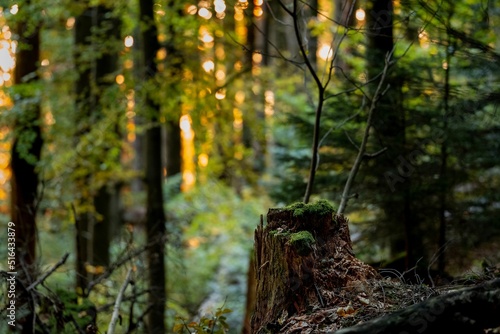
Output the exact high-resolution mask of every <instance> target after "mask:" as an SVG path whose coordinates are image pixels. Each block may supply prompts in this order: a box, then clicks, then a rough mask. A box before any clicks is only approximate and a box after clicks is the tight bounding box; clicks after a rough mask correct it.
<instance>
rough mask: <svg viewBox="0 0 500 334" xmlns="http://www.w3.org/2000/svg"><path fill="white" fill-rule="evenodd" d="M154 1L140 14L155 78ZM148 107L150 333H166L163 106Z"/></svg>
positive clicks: (149, 71) (144, 2) (148, 68)
mask: <svg viewBox="0 0 500 334" xmlns="http://www.w3.org/2000/svg"><path fill="white" fill-rule="evenodd" d="M153 5H154V2H153V1H152V0H141V1H140V15H141V24H142V25H143V30H142V42H143V54H144V63H145V78H146V79H150V78H153V77H154V76H155V75H156V74H157V72H158V69H157V66H156V54H157V52H158V50H159V49H160V44H159V42H158V31H157V28H156V25H155V21H154V13H153ZM144 102H145V107H146V109H147V110H148V111H149V113H150V114H151V117H150V119H149V120H150V121H151V126H150V127H149V128H148V130H147V131H146V135H145V141H146V143H145V144H146V166H145V167H146V173H145V180H146V188H147V200H146V205H147V213H146V233H147V241H148V244H150V245H151V247H150V248H149V249H148V255H147V256H148V269H149V288H150V290H151V292H150V293H149V304H150V307H151V312H150V313H149V317H148V331H149V333H155V334H156V333H158V334H162V333H165V323H164V321H163V319H164V316H165V303H166V291H165V279H166V274H165V259H164V255H165V254H164V253H165V247H164V242H165V236H166V230H165V212H164V209H163V192H162V191H163V189H162V184H163V175H162V161H161V152H162V140H161V139H162V136H161V126H160V125H159V124H158V121H159V106H158V105H157V104H156V103H155V102H154V101H153V100H152V98H151V97H150V96H149V95H148V96H146V98H145V101H144Z"/></svg>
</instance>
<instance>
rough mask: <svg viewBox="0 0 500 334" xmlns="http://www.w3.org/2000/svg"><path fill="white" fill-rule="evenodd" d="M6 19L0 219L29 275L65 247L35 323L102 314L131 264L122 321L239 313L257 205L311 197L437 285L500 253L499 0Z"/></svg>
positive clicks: (146, 323) (125, 4)
mask: <svg viewBox="0 0 500 334" xmlns="http://www.w3.org/2000/svg"><path fill="white" fill-rule="evenodd" d="M0 26H1V31H0V86H1V90H0V121H1V127H0V212H1V219H0V226H1V227H2V231H6V230H7V223H8V222H9V221H12V222H14V223H15V224H16V252H17V261H16V265H17V268H16V269H17V271H18V272H19V273H20V279H21V281H22V282H24V286H25V287H29V286H30V285H31V284H32V283H33V282H36V280H37V278H39V277H43V276H42V275H43V273H45V272H47V271H48V270H49V269H50V268H53V267H54V265H55V264H56V263H57V262H58V261H60V260H61V258H62V257H63V255H64V254H65V253H69V258H68V260H67V261H66V262H65V263H64V264H61V265H60V266H58V268H57V270H56V271H55V272H54V273H52V274H51V275H50V276H49V277H47V278H46V279H44V280H43V281H42V282H38V283H37V285H36V286H35V287H33V288H32V289H33V291H35V290H36V292H30V293H26V295H24V296H23V295H20V296H19V297H18V300H19V304H18V315H19V319H20V325H19V326H20V327H21V326H23V328H24V330H23V332H25V333H30V332H32V330H33V323H34V324H35V325H34V326H35V327H36V328H37V330H39V331H40V332H42V333H44V332H49V333H52V332H54V331H58V332H61V333H73V332H74V333H78V331H79V329H78V328H80V329H81V330H82V331H84V327H85V326H86V324H88V323H89V322H93V319H94V318H95V314H97V315H98V316H97V323H96V326H97V327H98V328H100V332H104V331H105V329H104V328H107V325H108V323H109V322H110V318H111V313H112V311H113V304H114V301H115V299H116V296H117V294H118V292H119V289H120V286H121V285H122V283H123V282H124V281H125V279H126V274H127V271H128V269H132V272H133V276H134V282H135V284H134V285H133V286H132V287H131V288H129V289H128V290H127V292H126V293H125V295H124V300H123V302H122V304H121V310H122V312H121V316H122V321H121V325H120V324H118V325H117V328H118V329H117V332H120V333H135V332H150V333H164V332H172V328H173V326H174V324H175V323H182V320H180V318H179V317H181V318H183V319H186V321H187V322H189V321H191V320H192V319H196V317H197V316H203V315H206V314H210V312H215V310H216V309H217V308H218V307H223V308H228V309H231V310H232V312H231V313H229V314H226V315H225V316H226V317H227V320H226V321H227V323H228V325H229V328H230V332H231V333H237V332H241V330H242V328H243V325H244V323H245V322H244V317H245V309H246V306H245V303H246V300H247V289H248V287H247V281H248V280H247V272H248V269H249V263H250V261H251V253H252V246H253V233H254V229H255V227H256V226H257V224H258V223H259V220H260V218H259V217H260V215H262V214H265V213H266V212H267V210H268V208H270V207H279V206H284V205H288V204H291V203H294V202H297V201H308V200H309V197H310V200H312V201H313V200H316V199H320V198H321V199H327V200H329V201H330V202H331V203H333V205H334V207H339V205H340V203H341V201H342V198H344V202H347V200H348V203H347V204H348V205H347V206H344V207H343V209H342V211H343V212H344V214H345V215H346V216H347V217H348V218H349V219H350V228H351V236H352V239H353V242H354V248H355V252H356V255H357V256H358V257H359V258H361V259H362V260H363V261H365V262H368V263H371V264H374V265H376V266H380V267H388V268H395V269H397V270H399V271H401V272H402V271H405V270H407V269H411V268H415V267H416V268H417V269H416V270H420V271H418V273H419V276H418V277H420V278H421V279H428V278H429V277H433V278H434V279H431V280H430V282H429V281H428V284H435V283H437V282H438V281H439V280H444V279H445V278H450V277H454V276H457V275H463V274H473V273H474V272H475V271H477V270H480V269H481V266H489V265H494V264H497V263H498V262H499V260H500V259H499V258H500V255H499V254H500V252H499V246H498V245H499V241H500V220H499V217H500V192H499V191H498V189H499V188H500V165H499V162H500V155H499V152H500V120H499V117H498V105H499V102H500V85H499V83H500V82H499V80H500V62H499V60H500V54H499V48H500V38H498V37H497V36H499V34H500V4H499V3H498V1H496V0H490V1H488V0H459V1H451V0H441V1H437V0H436V1H418V0H409V1H388V0H361V1H354V0H348V1H342V0H311V1H297V0H281V1H278V0H276V1H275V0H270V1H265V0H253V1H252V0H213V1H212V0H200V1H198V2H196V1H189V0H188V1H184V0H182V1H173V0H167V1H163V0H157V1H155V0H140V1H125V0H99V1H98V0H92V1H83V0H82V1H69V0H54V1H52V0H51V1H48V0H24V1H2V2H1V7H0ZM378 87H379V89H377V88H378ZM311 146H312V147H313V149H312V150H311ZM360 152H361V154H360ZM357 157H358V158H357ZM355 162H359V165H358V167H359V168H358V170H356V171H353V166H355ZM353 173H354V174H353ZM311 175H312V176H313V179H312V180H311ZM349 175H352V176H355V178H353V180H351V181H350V182H351V183H350V187H349V188H347V192H346V191H344V189H345V185H346V182H347V181H348V178H349ZM308 184H309V185H308ZM306 189H308V190H307V191H306ZM308 192H309V193H308ZM344 204H345V203H344ZM0 235H1V236H2V238H6V237H4V232H2V233H1V234H0ZM1 244H2V245H3V244H4V241H2V242H1ZM0 258H1V259H2V262H0V269H2V270H5V271H9V270H7V260H3V259H7V249H6V247H2V248H1V249H0ZM10 271H11V270H10ZM415 272H417V271H415ZM422 273H423V274H422ZM1 287H2V290H4V287H5V285H2V286H1ZM18 288H19V287H18ZM19 289H20V288H19ZM250 290H251V289H250ZM3 292H4V291H2V295H1V297H0V298H1V306H2V309H4V305H6V296H5V295H4V294H3ZM34 296H36V297H34ZM127 296H128V297H127ZM30 301H31V302H30ZM35 305H36V307H35ZM49 305H65V308H57V307H49ZM58 312H59V313H58ZM82 312H84V313H82ZM82 314H83V315H82ZM2 316H3V315H2ZM33 317H34V318H33ZM23 319H24V320H23ZM30 319H31V320H30ZM33 319H35V320H33ZM70 319H74V321H72V320H70ZM89 319H90V320H89ZM2 326H4V324H3V323H2V324H0V329H1V331H2V332H3V331H4V327H2ZM20 327H19V328H20Z"/></svg>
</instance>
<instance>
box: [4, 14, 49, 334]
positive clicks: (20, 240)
mask: <svg viewBox="0 0 500 334" xmlns="http://www.w3.org/2000/svg"><path fill="white" fill-rule="evenodd" d="M23 14H24V13H23ZM28 26H31V28H28ZM16 28H17V32H18V33H19V35H20V38H19V41H18V51H17V54H16V67H15V69H14V82H15V84H16V85H23V84H30V83H32V82H35V81H36V80H38V74H37V71H38V62H39V54H40V35H39V27H32V23H30V24H28V23H27V22H25V21H24V20H22V21H21V22H18V24H17V27H16ZM27 31H29V33H26V32H27ZM20 92H22V93H21V94H20V95H21V96H20V97H17V98H16V101H15V103H16V107H15V108H19V109H21V108H22V109H21V110H19V111H18V113H19V115H20V117H17V119H16V120H15V125H14V141H13V144H12V151H11V169H12V177H11V181H10V182H11V219H12V222H13V223H14V224H15V230H16V268H15V270H9V271H17V272H18V273H19V277H18V278H19V279H20V280H22V281H24V283H25V284H26V285H29V283H31V282H32V281H33V280H34V279H35V277H34V275H35V268H34V265H35V259H36V230H37V228H36V208H37V203H38V200H39V198H38V196H37V195H38V193H37V191H38V183H39V176H38V171H37V169H36V167H37V166H36V165H37V164H38V162H39V160H40V154H41V149H42V145H43V139H42V134H41V110H40V104H39V96H38V92H37V91H36V90H35V88H34V87H32V88H30V89H22V90H20ZM28 92H29V93H28ZM18 103H19V104H20V105H19V106H18V105H17V104H18ZM25 297H26V296H18V301H17V304H18V306H17V307H18V308H19V307H24V306H25V304H26V303H27V302H28V300H29V297H26V298H25ZM27 309H28V310H29V313H28V315H26V316H25V317H23V318H22V319H18V325H19V326H20V327H21V328H22V331H21V332H22V333H32V332H33V326H32V324H33V317H34V310H33V309H31V307H29V306H28V307H27Z"/></svg>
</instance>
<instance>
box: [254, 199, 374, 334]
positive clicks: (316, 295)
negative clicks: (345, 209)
mask: <svg viewBox="0 0 500 334" xmlns="http://www.w3.org/2000/svg"><path fill="white" fill-rule="evenodd" d="M255 259H256V261H255V262H256V267H255V268H256V276H257V290H256V305H255V310H254V314H253V317H252V333H259V334H261V333H279V332H280V330H281V327H282V325H283V324H284V323H285V322H286V320H287V319H288V318H289V317H291V316H293V315H297V314H304V313H307V312H309V311H311V310H312V309H313V308H316V309H317V308H325V307H332V306H334V305H335V303H337V302H338V299H337V298H336V297H335V293H334V291H335V290H338V289H339V288H342V287H345V286H348V285H349V284H350V283H353V282H355V281H360V280H367V279H371V278H375V277H377V276H378V274H377V272H376V271H375V270H374V269H373V268H372V267H370V266H368V265H366V264H364V263H362V262H361V261H359V260H357V259H356V258H355V257H354V253H353V251H352V244H351V240H350V235H349V229H348V224H347V219H346V218H344V217H343V216H341V215H335V213H334V210H333V208H332V206H331V205H330V204H329V203H328V202H327V201H323V200H321V201H318V202H316V203H314V204H303V203H297V204H294V205H291V206H289V207H286V208H282V209H270V210H269V212H268V214H267V224H266V226H265V227H264V226H263V224H262V223H261V224H260V226H259V227H258V228H257V230H256V231H255Z"/></svg>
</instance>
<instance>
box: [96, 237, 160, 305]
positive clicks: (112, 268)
mask: <svg viewBox="0 0 500 334" xmlns="http://www.w3.org/2000/svg"><path fill="white" fill-rule="evenodd" d="M157 242H164V240H158V241H156V242H153V243H149V244H147V245H145V246H143V247H141V248H139V249H137V250H136V251H134V252H131V253H130V254H129V255H128V256H126V257H125V258H123V259H121V260H119V261H116V262H115V263H113V264H112V265H111V266H109V268H108V269H107V270H106V271H105V272H104V273H103V274H102V275H101V276H99V277H97V278H96V279H95V280H93V281H91V282H89V284H88V285H87V293H86V295H87V296H88V295H89V294H90V291H91V290H92V289H93V288H94V286H96V285H97V284H99V283H100V282H102V281H103V280H105V279H106V278H108V277H109V276H111V274H112V273H113V271H115V270H116V269H117V268H119V267H121V266H122V265H123V264H125V263H126V262H128V261H130V260H131V259H133V258H134V257H136V256H138V255H140V254H142V253H143V252H145V251H146V250H148V249H149V248H151V247H153V246H154V244H155V243H157Z"/></svg>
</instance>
